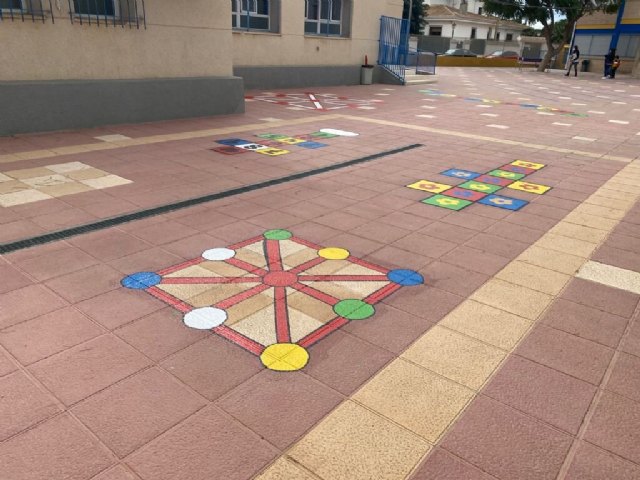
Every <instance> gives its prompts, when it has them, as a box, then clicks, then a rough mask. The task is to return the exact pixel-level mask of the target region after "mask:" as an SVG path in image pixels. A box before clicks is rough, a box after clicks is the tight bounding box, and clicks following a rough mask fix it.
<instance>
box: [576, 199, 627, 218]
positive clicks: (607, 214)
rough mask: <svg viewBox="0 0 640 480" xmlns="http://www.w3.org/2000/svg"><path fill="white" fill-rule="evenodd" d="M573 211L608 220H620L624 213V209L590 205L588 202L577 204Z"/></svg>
mask: <svg viewBox="0 0 640 480" xmlns="http://www.w3.org/2000/svg"><path fill="white" fill-rule="evenodd" d="M574 212H576V213H580V214H585V215H593V216H595V217H604V218H608V219H610V220H620V219H621V218H622V217H624V215H625V213H626V212H625V211H624V210H621V209H619V208H612V206H609V207H603V206H600V205H591V204H588V203H583V204H582V205H578V206H577V207H576V208H575V210H574Z"/></svg>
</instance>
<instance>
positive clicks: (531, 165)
mask: <svg viewBox="0 0 640 480" xmlns="http://www.w3.org/2000/svg"><path fill="white" fill-rule="evenodd" d="M511 165H514V166H516V167H524V168H531V169H533V170H540V169H541V168H544V167H545V166H546V165H545V164H544V163H533V162H527V161H526V160H516V161H515V162H511Z"/></svg>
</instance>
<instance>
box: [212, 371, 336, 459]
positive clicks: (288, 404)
mask: <svg viewBox="0 0 640 480" xmlns="http://www.w3.org/2000/svg"><path fill="white" fill-rule="evenodd" d="M342 400H343V396H342V395H340V394H338V393H337V392H336V391H334V390H333V389H331V388H329V387H327V386H325V385H323V384H322V383H320V382H318V381H316V380H314V379H313V378H311V377H309V376H307V375H304V374H303V373H299V372H295V373H291V374H288V375H282V374H281V373H277V372H273V371H270V370H265V371H263V372H261V373H259V374H258V375H255V376H254V377H252V378H250V379H249V380H247V381H246V382H244V383H243V384H241V385H240V386H238V387H237V388H236V389H234V390H233V391H232V392H230V393H229V394H228V395H225V397H224V398H222V399H220V400H218V402H217V405H218V406H219V407H220V408H222V409H223V410H225V411H226V412H227V413H229V414H230V415H232V416H233V417H234V418H235V419H237V420H238V421H239V422H240V423H242V424H243V425H246V426H247V427H249V428H250V429H251V430H253V431H254V432H256V433H257V434H258V435H260V437H262V438H264V439H265V440H267V441H268V442H270V443H272V444H273V445H275V446H276V447H278V448H280V449H283V450H284V449H286V448H287V447H288V446H289V445H291V444H292V443H293V442H294V441H296V440H297V439H298V438H299V437H300V436H301V435H303V434H304V433H305V432H306V431H307V430H309V429H310V428H311V427H312V426H313V425H315V424H316V423H317V422H318V421H320V420H321V419H322V418H323V417H324V416H325V415H326V414H327V413H329V412H330V411H331V410H333V408H335V407H336V406H337V405H338V404H339V403H340V402H341V401H342Z"/></svg>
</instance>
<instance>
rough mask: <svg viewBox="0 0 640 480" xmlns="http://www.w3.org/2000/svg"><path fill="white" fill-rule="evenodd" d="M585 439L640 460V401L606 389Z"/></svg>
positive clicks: (610, 450)
mask: <svg viewBox="0 0 640 480" xmlns="http://www.w3.org/2000/svg"><path fill="white" fill-rule="evenodd" d="M584 440H586V441H587V442H590V443H593V444H594V445H597V446H599V447H601V448H603V449H605V450H608V451H609V452H612V453H615V454H616V455H619V456H621V457H623V458H626V459H627V460H631V461H632V462H634V463H640V403H638V402H635V401H633V400H629V399H628V398H625V397H621V396H620V395H616V394H615V393H610V392H604V393H603V394H602V397H601V398H600V401H599V402H598V405H597V406H596V410H595V413H594V414H593V417H592V418H591V422H590V423H589V426H588V427H587V430H586V432H585V435H584Z"/></svg>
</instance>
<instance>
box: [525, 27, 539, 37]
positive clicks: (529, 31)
mask: <svg viewBox="0 0 640 480" xmlns="http://www.w3.org/2000/svg"><path fill="white" fill-rule="evenodd" d="M541 34H542V31H541V30H536V29H535V28H531V27H527V28H525V29H524V30H523V31H522V36H523V37H539V36H540V35H541Z"/></svg>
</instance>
